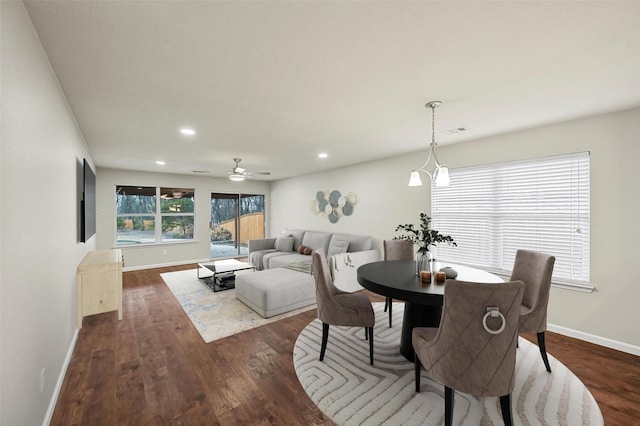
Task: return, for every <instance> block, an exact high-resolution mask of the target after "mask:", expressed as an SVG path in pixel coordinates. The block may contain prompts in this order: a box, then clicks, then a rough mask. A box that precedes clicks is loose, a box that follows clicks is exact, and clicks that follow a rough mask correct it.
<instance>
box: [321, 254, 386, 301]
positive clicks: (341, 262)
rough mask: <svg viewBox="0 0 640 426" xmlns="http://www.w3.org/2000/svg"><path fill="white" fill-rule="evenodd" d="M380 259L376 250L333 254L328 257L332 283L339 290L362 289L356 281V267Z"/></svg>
mask: <svg viewBox="0 0 640 426" xmlns="http://www.w3.org/2000/svg"><path fill="white" fill-rule="evenodd" d="M378 260H382V255H381V254H380V252H379V251H378V250H375V249H374V250H363V251H356V252H347V253H340V254H336V255H333V256H331V257H330V258H329V269H330V271H331V277H332V278H333V284H334V285H335V286H336V287H338V288H339V289H340V290H343V291H348V292H354V291H358V290H362V286H361V285H360V284H359V283H358V274H357V272H358V268H359V267H360V266H362V265H365V264H367V263H371V262H377V261H378Z"/></svg>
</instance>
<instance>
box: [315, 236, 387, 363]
mask: <svg viewBox="0 0 640 426" xmlns="http://www.w3.org/2000/svg"><path fill="white" fill-rule="evenodd" d="M311 261H312V265H313V276H314V278H315V282H316V303H317V306H318V318H320V321H322V346H321V348H320V361H322V360H323V359H324V353H325V351H326V349H327V340H328V338H329V325H337V326H347V327H364V328H365V329H364V331H365V338H367V339H369V362H370V364H371V365H373V325H374V324H375V321H376V317H375V314H374V312H373V306H372V305H371V301H370V300H369V296H367V295H366V294H364V293H348V292H345V291H342V290H340V289H338V288H337V287H336V286H334V285H333V280H332V279H331V274H330V273H329V266H328V264H327V257H326V256H325V254H324V250H323V249H321V248H319V249H316V250H314V251H313V253H312V258H311Z"/></svg>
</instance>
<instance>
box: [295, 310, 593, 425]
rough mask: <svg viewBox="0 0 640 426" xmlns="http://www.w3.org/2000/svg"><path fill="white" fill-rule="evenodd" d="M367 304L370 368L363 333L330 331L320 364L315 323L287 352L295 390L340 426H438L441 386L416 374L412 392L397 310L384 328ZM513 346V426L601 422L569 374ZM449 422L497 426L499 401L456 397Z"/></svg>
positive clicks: (528, 348)
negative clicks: (371, 320) (370, 325)
mask: <svg viewBox="0 0 640 426" xmlns="http://www.w3.org/2000/svg"><path fill="white" fill-rule="evenodd" d="M373 306H374V310H375V311H376V326H375V327H374V364H375V365H369V346H368V342H367V341H366V340H365V339H364V330H363V328H362V327H356V328H352V327H335V326H331V327H330V329H329V340H328V344H327V351H326V353H325V358H324V361H323V362H320V361H319V360H318V358H319V355H320V342H321V340H322V324H321V322H320V320H318V319H315V320H314V321H312V322H311V323H310V324H309V325H308V326H307V327H306V328H305V329H304V330H303V331H302V333H301V334H300V336H299V337H298V339H297V341H296V343H295V347H294V349H293V364H294V367H295V370H296V374H297V375H298V380H300V383H301V384H302V387H303V388H304V390H305V391H306V392H307V394H308V395H309V397H310V398H311V399H312V400H313V402H314V403H315V404H316V405H317V406H318V407H319V408H320V409H321V410H322V411H323V412H324V413H325V414H326V415H327V416H328V417H330V418H331V419H332V420H333V421H335V422H336V423H337V424H339V425H441V424H443V423H444V387H443V386H442V385H440V384H439V383H437V382H435V381H434V380H432V379H430V378H429V377H428V376H427V373H426V372H425V371H424V370H423V373H422V378H421V392H420V393H416V392H415V381H414V364H413V363H412V362H409V361H407V360H406V359H405V358H404V357H403V356H402V355H400V352H399V345H400V331H401V328H402V314H403V308H404V305H403V304H402V303H394V304H393V313H394V318H393V324H394V326H393V328H391V329H390V328H389V322H388V314H387V313H386V312H383V310H384V303H374V304H373ZM519 344H520V347H519V348H518V353H517V360H516V382H515V388H514V391H513V394H512V407H513V417H514V424H516V425H552V426H555V425H567V426H574V425H598V426H600V425H603V424H604V422H603V419H602V413H601V412H600V408H599V407H598V404H597V403H596V401H595V400H594V399H593V396H592V395H591V394H590V393H589V391H588V390H587V389H586V388H585V386H584V385H583V384H582V382H581V381H580V380H579V379H578V378H577V377H576V376H575V375H574V374H573V373H571V371H569V370H568V369H567V368H566V367H565V366H564V365H562V364H561V363H560V362H559V361H557V360H556V359H555V358H553V357H552V356H550V355H549V362H550V364H551V371H552V372H551V373H547V371H546V370H545V368H544V364H543V363H542V357H541V356H540V352H539V350H538V347H537V346H536V345H533V344H531V343H530V342H528V341H527V340H525V339H522V338H521V339H520V343H519ZM547 349H549V348H547ZM551 350H553V348H551ZM453 416H454V417H453V423H454V424H456V425H494V424H495V425H500V424H504V423H503V421H502V414H501V412H500V403H499V400H498V398H481V399H478V398H475V397H472V396H469V395H467V394H463V393H459V392H456V394H455V401H454V415H453Z"/></svg>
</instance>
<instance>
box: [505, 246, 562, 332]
mask: <svg viewBox="0 0 640 426" xmlns="http://www.w3.org/2000/svg"><path fill="white" fill-rule="evenodd" d="M555 261H556V258H555V257H553V256H550V255H548V254H544V253H539V252H535V251H530V250H518V251H517V252H516V260H515V262H514V265H513V271H512V272H511V281H515V280H520V281H522V282H524V285H525V288H524V296H523V298H522V311H521V317H520V331H522V332H525V333H540V332H543V331H545V330H546V329H547V305H548V303H549V289H550V287H551V276H552V275H553V266H554V264H555Z"/></svg>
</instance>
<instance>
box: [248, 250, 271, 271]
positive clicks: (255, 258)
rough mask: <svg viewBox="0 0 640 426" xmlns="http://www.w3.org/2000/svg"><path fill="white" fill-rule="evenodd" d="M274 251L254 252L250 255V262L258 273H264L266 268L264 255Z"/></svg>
mask: <svg viewBox="0 0 640 426" xmlns="http://www.w3.org/2000/svg"><path fill="white" fill-rule="evenodd" d="M274 251H275V250H274V249H268V250H256V251H252V252H251V254H249V262H250V263H251V264H252V265H253V266H255V267H256V271H262V270H263V269H264V268H265V263H264V261H263V258H264V255H265V254H267V253H272V252H274Z"/></svg>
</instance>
